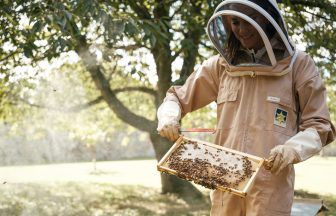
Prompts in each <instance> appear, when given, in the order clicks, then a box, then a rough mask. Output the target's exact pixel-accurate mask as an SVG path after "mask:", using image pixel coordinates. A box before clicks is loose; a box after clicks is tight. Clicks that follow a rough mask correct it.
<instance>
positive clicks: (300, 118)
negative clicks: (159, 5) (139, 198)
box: [158, 0, 335, 216]
mask: <svg viewBox="0 0 336 216" xmlns="http://www.w3.org/2000/svg"><path fill="white" fill-rule="evenodd" d="M207 33H208V36H209V38H210V39H211V41H212V43H213V45H214V46H215V48H216V49H217V50H218V52H219V55H216V56H213V57H211V58H209V59H208V60H206V61H204V62H203V64H202V66H201V67H200V68H199V69H198V70H196V71H195V72H194V73H193V74H191V75H190V77H189V78H188V79H187V81H186V83H185V84H184V85H183V86H173V87H171V88H170V89H169V90H168V92H167V96H166V98H165V100H164V102H163V103H162V105H161V106H160V108H159V110H158V121H159V124H158V131H159V133H160V134H161V135H162V136H164V137H166V138H168V139H170V140H172V141H174V140H176V139H177V138H178V137H179V132H178V130H179V121H180V119H181V117H183V116H184V115H185V114H187V113H188V112H192V111H194V110H196V109H199V108H201V107H203V106H205V105H207V104H209V103H211V102H213V101H216V102H217V119H218V123H217V130H216V134H215V143H216V144H218V145H222V146H225V147H229V148H232V149H236V150H238V151H242V152H246V153H249V154H252V155H257V156H259V157H263V158H268V160H269V161H270V162H271V163H270V164H269V165H270V166H269V167H268V168H269V170H267V169H264V168H262V170H261V172H260V173H259V174H258V176H257V178H256V180H255V182H254V185H253V187H252V188H251V190H250V191H249V193H248V194H247V196H246V198H245V199H241V198H240V197H238V196H236V195H232V194H229V193H226V192H222V191H219V190H214V191H212V192H211V202H212V206H211V215H230V216H235V215H249V216H250V215H258V216H265V215H270V216H277V215H290V211H291V206H292V202H293V192H294V176H295V175H294V168H293V164H294V163H298V162H301V161H304V160H306V159H308V158H309V157H311V156H313V155H315V154H316V153H318V152H319V151H320V150H321V148H322V147H323V146H325V145H327V144H328V143H330V142H332V141H333V139H334V136H335V128H334V126H333V125H332V123H331V121H330V116H329V111H328V108H327V106H326V90H325V87H324V85H323V83H322V80H321V77H320V75H319V72H318V70H317V68H316V66H315V64H314V62H313V60H312V58H311V57H310V56H308V55H307V54H306V53H304V52H302V51H298V50H296V49H295V46H294V45H293V43H292V42H291V40H290V39H289V36H288V33H287V29H286V26H285V23H284V20H283V17H282V15H281V13H280V11H279V9H278V7H277V4H276V2H275V1H272V0H263V1H262V0H226V1H223V2H222V3H221V4H220V5H219V6H218V7H217V8H216V10H215V12H214V14H213V16H212V17H211V18H210V20H209V22H208V26H207Z"/></svg>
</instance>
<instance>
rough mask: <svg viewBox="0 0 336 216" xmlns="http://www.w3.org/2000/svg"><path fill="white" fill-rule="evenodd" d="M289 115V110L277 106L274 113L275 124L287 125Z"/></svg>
mask: <svg viewBox="0 0 336 216" xmlns="http://www.w3.org/2000/svg"><path fill="white" fill-rule="evenodd" d="M287 115H288V112H287V111H285V110H283V109H280V108H276V110H275V115H274V124H275V125H278V126H280V127H286V123H287Z"/></svg>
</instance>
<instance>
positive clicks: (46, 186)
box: [0, 157, 336, 216]
mask: <svg viewBox="0 0 336 216" xmlns="http://www.w3.org/2000/svg"><path fill="white" fill-rule="evenodd" d="M335 165H336V159H335V158H320V157H315V158H312V159H311V160H308V161H306V162H304V163H302V164H299V165H297V167H296V169H297V172H296V174H297V175H296V178H297V181H296V189H297V192H296V195H297V196H300V197H308V198H320V199H323V200H324V201H325V204H326V206H327V207H328V208H329V210H330V211H329V212H328V214H325V215H336V196H335V194H336V193H335V192H336V185H335V184H334V182H335V181H336V170H335V169H334V168H335ZM0 182H1V186H0V193H1V196H0V215H20V216H21V215H25V216H26V215H28V216H29V215H34V216H35V215H37V216H39V215H41V216H42V215H43V216H45V215H46V216H49V215H208V213H209V202H203V203H186V202H185V201H184V200H182V199H179V198H178V197H176V196H174V195H162V194H160V178H159V173H158V172H157V171H156V161H154V160H132V161H111V162H99V163H97V171H96V172H92V164H91V163H73V164H53V165H38V166H10V167H0ZM202 191H203V192H204V194H205V196H207V195H208V190H206V189H202Z"/></svg>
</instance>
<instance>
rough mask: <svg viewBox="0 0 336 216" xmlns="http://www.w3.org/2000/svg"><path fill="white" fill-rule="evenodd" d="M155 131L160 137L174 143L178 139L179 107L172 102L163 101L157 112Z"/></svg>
mask: <svg viewBox="0 0 336 216" xmlns="http://www.w3.org/2000/svg"><path fill="white" fill-rule="evenodd" d="M157 117H158V121H159V124H158V127H157V131H158V132H159V133H160V135H161V136H163V137H166V138H168V139H169V140H170V141H175V140H177V139H178V138H179V136H180V134H179V128H180V125H179V120H180V118H181V109H180V106H179V105H178V104H177V103H176V102H174V101H165V102H163V103H162V104H161V106H160V107H159V109H158V112H157Z"/></svg>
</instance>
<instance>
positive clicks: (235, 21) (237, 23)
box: [231, 20, 239, 25]
mask: <svg viewBox="0 0 336 216" xmlns="http://www.w3.org/2000/svg"><path fill="white" fill-rule="evenodd" d="M231 23H232V24H233V25H239V21H238V20H231Z"/></svg>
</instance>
